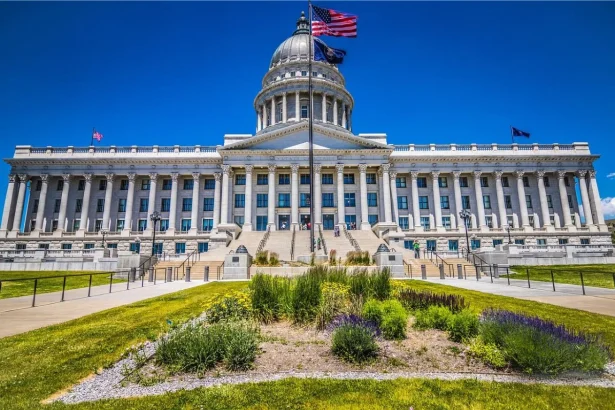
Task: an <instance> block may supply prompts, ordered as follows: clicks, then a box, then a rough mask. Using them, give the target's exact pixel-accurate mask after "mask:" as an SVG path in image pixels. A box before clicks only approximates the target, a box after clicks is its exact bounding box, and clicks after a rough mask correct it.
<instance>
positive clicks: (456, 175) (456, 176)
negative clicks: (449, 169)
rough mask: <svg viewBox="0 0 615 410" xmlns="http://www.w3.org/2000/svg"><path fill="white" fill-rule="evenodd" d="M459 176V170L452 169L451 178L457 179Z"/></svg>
mask: <svg viewBox="0 0 615 410" xmlns="http://www.w3.org/2000/svg"><path fill="white" fill-rule="evenodd" d="M460 176H461V171H453V179H459V177H460Z"/></svg>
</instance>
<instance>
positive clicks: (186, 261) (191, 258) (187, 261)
mask: <svg viewBox="0 0 615 410" xmlns="http://www.w3.org/2000/svg"><path fill="white" fill-rule="evenodd" d="M197 260H201V254H200V253H199V249H198V248H197V249H195V250H193V251H192V252H190V253H189V254H188V256H187V257H186V259H184V261H183V262H182V263H181V265H179V266H178V267H177V268H175V277H176V278H178V277H179V270H180V269H181V270H182V278H183V277H184V276H186V268H187V267H189V266H190V262H192V263H194V262H196V261H197Z"/></svg>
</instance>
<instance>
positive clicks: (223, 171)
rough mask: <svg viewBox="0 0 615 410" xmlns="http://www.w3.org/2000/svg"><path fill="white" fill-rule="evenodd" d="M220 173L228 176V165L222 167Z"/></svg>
mask: <svg viewBox="0 0 615 410" xmlns="http://www.w3.org/2000/svg"><path fill="white" fill-rule="evenodd" d="M222 173H223V174H226V175H228V174H230V173H231V166H230V165H228V164H224V165H222Z"/></svg>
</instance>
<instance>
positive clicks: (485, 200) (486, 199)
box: [483, 195, 491, 209]
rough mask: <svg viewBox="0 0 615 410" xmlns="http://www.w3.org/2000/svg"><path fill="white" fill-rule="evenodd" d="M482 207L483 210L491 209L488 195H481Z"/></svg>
mask: <svg viewBox="0 0 615 410" xmlns="http://www.w3.org/2000/svg"><path fill="white" fill-rule="evenodd" d="M483 206H484V208H485V209H491V197H490V196H489V195H483Z"/></svg>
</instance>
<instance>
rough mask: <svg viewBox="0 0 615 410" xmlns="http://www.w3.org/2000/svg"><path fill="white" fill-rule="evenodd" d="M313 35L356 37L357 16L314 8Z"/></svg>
mask: <svg viewBox="0 0 615 410" xmlns="http://www.w3.org/2000/svg"><path fill="white" fill-rule="evenodd" d="M312 35H314V36H333V37H356V36H357V16H355V15H352V14H348V13H342V12H340V11H335V10H330V9H323V8H320V7H317V6H312Z"/></svg>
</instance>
